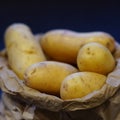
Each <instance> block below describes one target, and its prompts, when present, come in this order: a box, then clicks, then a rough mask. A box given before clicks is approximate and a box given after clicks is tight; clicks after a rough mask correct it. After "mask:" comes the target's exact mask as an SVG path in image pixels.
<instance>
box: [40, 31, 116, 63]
mask: <svg viewBox="0 0 120 120" xmlns="http://www.w3.org/2000/svg"><path fill="white" fill-rule="evenodd" d="M88 42H98V43H101V44H103V45H104V46H106V47H108V48H109V50H110V51H111V52H113V51H114V49H115V43H114V38H113V37H112V36H110V35H109V34H107V33H104V32H89V33H78V32H74V31H70V30H51V31H48V32H47V33H45V34H44V35H43V37H42V39H41V41H40V44H41V46H42V48H43V50H44V52H45V53H46V54H47V55H48V56H49V57H51V59H53V60H56V61H62V62H67V63H70V64H76V58H77V53H78V51H79V49H80V48H81V47H82V46H83V45H84V44H86V43H88Z"/></svg>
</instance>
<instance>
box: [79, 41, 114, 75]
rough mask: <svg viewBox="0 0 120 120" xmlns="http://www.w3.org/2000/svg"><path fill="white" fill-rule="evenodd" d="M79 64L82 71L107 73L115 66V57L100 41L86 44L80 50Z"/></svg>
mask: <svg viewBox="0 0 120 120" xmlns="http://www.w3.org/2000/svg"><path fill="white" fill-rule="evenodd" d="M77 65H78V68H79V70H80V71H90V72H97V73H100V74H105V75H107V74H108V73H109V72H111V71H112V70H113V69H114V68H115V59H114V57H113V56H112V54H111V52H110V51H109V49H108V48H106V47H105V46H103V45H101V44H99V43H95V42H92V43H88V44H85V45H84V46H83V47H82V48H81V49H80V50H79V52H78V56H77Z"/></svg>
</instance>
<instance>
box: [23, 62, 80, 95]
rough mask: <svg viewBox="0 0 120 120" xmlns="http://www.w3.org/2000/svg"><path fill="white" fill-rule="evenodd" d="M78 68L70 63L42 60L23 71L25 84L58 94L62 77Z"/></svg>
mask: <svg viewBox="0 0 120 120" xmlns="http://www.w3.org/2000/svg"><path fill="white" fill-rule="evenodd" d="M77 71H78V70H77V69H76V68H75V67H73V66H72V65H69V64H66V63H61V62H55V61H44V62H39V63H36V64H33V65H31V66H30V67H28V69H27V70H26V72H25V75H24V80H25V84H26V85H27V86H29V87H31V88H34V89H37V90H40V91H41V92H45V93H49V94H55V95H59V93H60V86H61V82H62V81H63V79H64V78H65V77H66V76H67V75H70V74H72V73H75V72H77Z"/></svg>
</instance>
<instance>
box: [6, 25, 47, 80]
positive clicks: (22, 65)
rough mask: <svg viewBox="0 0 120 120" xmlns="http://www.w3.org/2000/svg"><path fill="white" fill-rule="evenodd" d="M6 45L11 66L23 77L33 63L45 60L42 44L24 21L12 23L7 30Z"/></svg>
mask: <svg viewBox="0 0 120 120" xmlns="http://www.w3.org/2000/svg"><path fill="white" fill-rule="evenodd" d="M5 46H6V51H7V55H8V63H9V66H10V67H11V68H12V69H13V71H14V72H15V73H16V74H17V75H18V76H19V77H20V79H23V75H24V72H25V70H26V68H27V67H28V66H30V65H31V64H33V63H36V62H40V61H45V60H46V58H45V56H44V54H43V51H42V49H41V47H40V45H39V44H38V43H37V41H36V40H35V38H34V35H33V34H32V32H31V30H30V28H29V27H28V26H27V25H25V24H22V23H16V24H12V25H10V26H9V27H8V28H7V30H6V31H5Z"/></svg>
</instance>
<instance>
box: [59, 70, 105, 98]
mask: <svg viewBox="0 0 120 120" xmlns="http://www.w3.org/2000/svg"><path fill="white" fill-rule="evenodd" d="M106 79H107V78H106V76H105V75H102V74H98V73H94V72H78V73H73V74H71V75H69V76H67V77H66V78H65V79H64V80H63V82H62V84H61V88H60V96H61V98H62V99H63V100H68V99H74V98H81V97H84V96H86V95H88V94H90V93H92V92H93V91H96V90H99V89H100V88H101V87H102V86H103V85H104V84H105V81H106Z"/></svg>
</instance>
